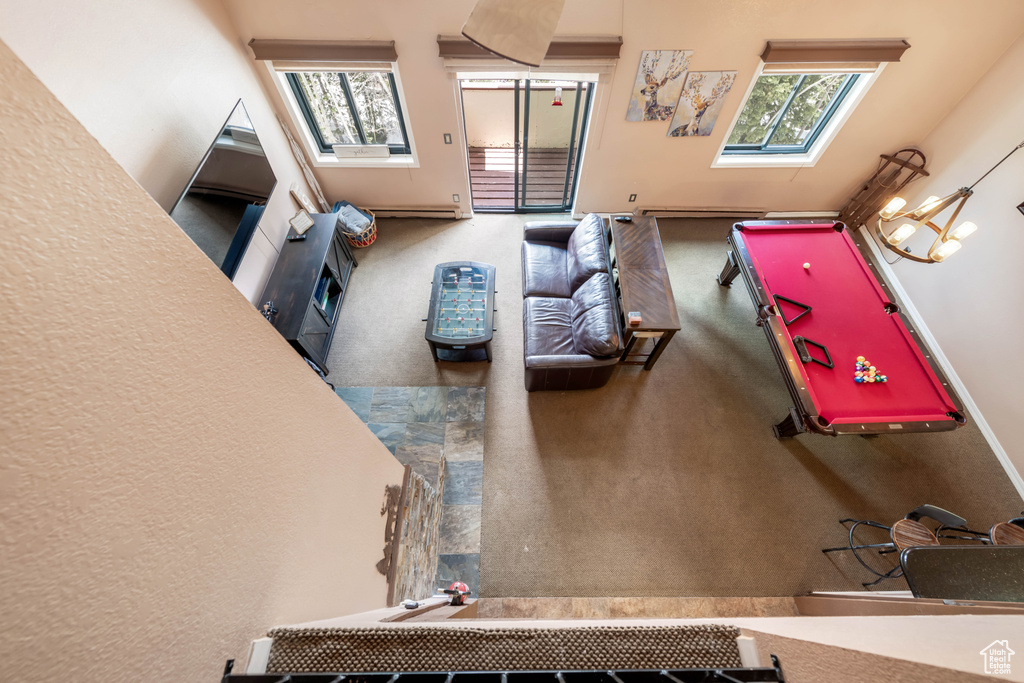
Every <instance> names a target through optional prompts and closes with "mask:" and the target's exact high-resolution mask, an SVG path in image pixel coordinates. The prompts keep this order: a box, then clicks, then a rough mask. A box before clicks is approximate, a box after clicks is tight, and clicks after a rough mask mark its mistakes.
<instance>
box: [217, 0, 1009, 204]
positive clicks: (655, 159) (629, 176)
mask: <svg viewBox="0 0 1024 683" xmlns="http://www.w3.org/2000/svg"><path fill="white" fill-rule="evenodd" d="M225 3H226V5H227V6H228V9H229V11H230V13H231V16H232V17H233V19H234V20H235V23H236V25H237V27H238V31H239V33H240V36H241V39H242V40H243V41H248V40H249V39H250V38H252V37H258V38H307V39H322V40H338V39H346V38H347V39H379V40H394V41H395V44H396V48H397V51H398V65H399V71H400V74H401V77H402V83H403V84H404V89H405V97H406V103H407V105H408V111H409V118H410V124H411V126H412V129H413V132H414V134H415V139H416V143H417V146H418V151H419V155H420V168H418V169H411V170H407V169H402V170H391V169H360V170H344V169H318V174H319V177H320V178H321V180H322V184H323V186H324V189H325V190H326V191H327V192H328V194H329V195H330V196H331V197H333V198H341V197H345V198H348V199H350V200H351V201H354V202H356V203H359V204H362V205H364V206H370V207H374V206H396V205H400V206H439V205H445V204H450V197H451V195H452V193H460V194H461V196H462V198H463V209H468V198H469V192H468V189H467V188H468V178H467V174H466V171H465V162H464V160H463V158H462V156H463V151H462V149H461V148H460V146H459V145H457V144H455V145H445V144H444V142H443V139H442V135H443V134H444V133H453V134H455V135H456V136H457V139H458V138H461V132H462V122H461V121H460V120H459V118H458V114H457V109H456V99H455V98H456V94H455V92H456V91H455V89H454V88H453V87H452V84H451V81H450V80H449V78H448V76H447V74H446V73H445V71H444V69H443V65H442V61H441V59H440V58H439V57H438V56H437V43H436V39H437V34H439V33H441V34H458V33H459V30H460V28H461V27H462V24H463V23H464V22H465V20H466V17H467V16H469V12H470V10H471V9H472V8H473V6H474V5H475V0H446V1H445V2H443V3H437V2H435V3H409V2H401V1H399V0H381V1H380V2H375V3H370V4H368V3H366V2H362V1H360V0H307V1H306V2H303V3H301V4H297V3H281V2H278V1H277V0H225ZM951 17H955V19H951ZM1022 28H1024V3H1021V2H1019V0H989V1H987V2H985V3H984V11H978V12H970V11H967V12H965V11H964V7H963V3H962V2H960V1H959V0H906V1H904V2H896V3H894V2H891V0H863V1H862V2H857V3H837V2H819V1H817V0H748V1H746V2H729V3H711V2H703V3H701V2H665V1H664V0H628V1H624V0H567V2H566V3H565V10H564V12H563V13H562V19H561V21H560V22H559V25H558V31H557V32H558V34H559V35H567V36H568V35H577V36H585V35H609V34H610V35H621V36H622V38H623V45H622V52H621V59H620V60H619V65H618V67H617V68H616V70H615V73H614V74H612V75H611V78H610V81H609V84H608V85H601V86H599V87H598V89H597V91H596V93H595V95H596V99H597V101H596V105H597V107H596V111H595V113H594V118H593V125H592V126H591V132H592V137H591V141H590V144H589V145H588V147H587V149H586V152H585V156H584V164H583V168H582V176H581V178H580V191H579V203H578V208H579V209H580V210H582V211H613V210H614V211H619V210H623V209H627V208H632V207H631V206H630V205H628V204H627V198H628V195H629V193H631V192H636V193H638V194H639V197H638V200H639V201H638V204H639V205H642V206H679V207H706V206H726V207H763V208H767V209H772V210H809V209H837V208H839V207H840V206H841V205H842V204H843V203H844V201H845V200H846V198H847V197H848V196H849V195H851V194H852V193H853V192H854V191H855V190H856V188H857V185H858V183H860V182H861V181H862V180H863V179H864V178H865V177H866V176H867V175H868V174H869V173H870V172H871V171H872V170H873V169H874V167H875V165H876V163H877V161H878V155H879V154H881V153H886V152H892V151H895V150H897V149H900V148H901V147H903V146H906V145H908V144H913V143H917V142H920V141H921V139H922V138H924V136H926V135H927V134H928V132H929V131H930V130H931V129H932V128H933V127H934V126H935V125H936V124H937V123H938V122H939V121H940V120H941V119H942V117H943V116H944V115H945V113H946V112H947V111H949V109H950V108H951V107H952V106H953V105H954V104H955V103H956V102H957V101H958V100H959V99H960V97H962V96H963V94H964V93H965V92H967V90H968V89H969V88H970V87H971V86H972V85H973V84H974V82H975V81H976V80H977V79H978V78H979V77H980V76H981V75H982V74H983V73H984V72H985V71H986V70H987V69H988V68H989V67H990V66H991V65H992V64H993V63H994V62H995V61H996V59H997V58H998V57H999V55H1000V54H1001V53H1002V52H1003V51H1004V50H1006V48H1007V47H1008V46H1009V45H1010V43H1012V42H1013V40H1014V39H1015V38H1016V37H1017V36H1018V35H1019V34H1020V33H1021V30H1022ZM877 37H881V38H893V37H896V38H906V39H907V40H908V41H909V42H910V44H911V45H912V46H913V47H912V48H911V49H910V50H909V51H908V52H907V53H906V55H905V56H904V58H903V61H902V62H901V63H900V64H894V65H891V66H889V67H888V68H886V69H885V71H884V72H883V73H882V74H881V76H880V77H879V79H878V80H877V81H876V83H875V84H874V86H873V87H872V88H871V90H870V91H869V92H868V93H867V95H866V96H865V98H864V100H863V101H862V102H861V103H860V105H859V107H858V108H857V110H856V112H854V114H853V116H852V117H851V118H850V120H849V121H848V122H847V123H846V125H845V126H844V127H843V129H842V130H841V131H840V132H839V134H838V136H837V137H836V139H835V140H834V141H833V142H832V145H831V147H830V148H829V150H828V151H827V152H826V153H825V155H824V157H823V158H822V159H821V160H820V161H819V162H818V164H817V165H816V166H815V167H813V168H802V169H801V168H783V169H711V168H710V165H711V162H712V159H713V158H714V155H715V153H716V152H717V151H718V148H719V146H720V145H721V142H722V139H723V138H724V136H725V134H726V132H727V129H728V127H729V123H730V122H731V121H732V118H733V115H734V113H735V112H736V110H737V109H738V107H739V106H740V103H741V100H742V97H743V93H744V92H745V91H746V87H747V85H748V83H749V82H750V79H751V78H752V76H753V73H754V69H755V68H756V66H757V64H758V55H759V54H760V53H761V50H762V49H763V48H764V41H765V40H766V39H769V38H776V39H780V38H787V39H790V38H806V39H829V38H877ZM673 48H676V49H684V48H685V49H691V50H694V55H693V60H692V62H691V67H692V68H693V69H694V70H719V69H723V70H724V69H728V70H736V71H738V72H739V73H738V75H737V81H736V85H735V87H734V90H733V92H732V93H731V94H730V95H729V97H728V99H727V100H726V102H725V105H724V109H723V111H722V114H721V117H720V118H719V122H718V125H717V126H716V128H715V130H714V132H713V133H712V135H711V136H710V137H706V138H667V137H666V135H665V134H666V132H667V130H668V122H667V121H665V122H646V123H631V122H627V121H626V120H625V117H626V107H627V104H628V101H629V95H630V90H631V89H632V86H633V82H634V79H635V77H636V69H637V65H638V63H639V61H640V52H641V51H642V50H651V49H673ZM259 73H260V76H261V78H264V79H265V81H266V82H267V83H268V84H269V83H270V80H269V79H270V77H269V74H267V73H266V72H265V70H264V71H261V72H259ZM268 92H271V93H272V95H271V97H272V98H273V99H274V100H275V101H276V102H279V101H280V98H279V95H278V93H277V91H276V88H273V86H268ZM279 106H281V105H279ZM281 111H284V109H283V108H282V109H281Z"/></svg>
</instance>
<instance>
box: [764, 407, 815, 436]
mask: <svg viewBox="0 0 1024 683" xmlns="http://www.w3.org/2000/svg"><path fill="white" fill-rule="evenodd" d="M806 431H807V429H806V428H805V427H804V421H803V419H802V418H801V417H800V414H799V413H797V412H796V408H790V409H789V415H787V416H786V419H785V420H783V421H782V422H780V423H779V424H777V425H773V426H772V433H774V434H775V438H776V439H792V438H793V437H794V436H796V435H798V434H803V433H804V432H806Z"/></svg>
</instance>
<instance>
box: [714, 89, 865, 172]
mask: <svg viewBox="0 0 1024 683" xmlns="http://www.w3.org/2000/svg"><path fill="white" fill-rule="evenodd" d="M856 79H857V75H856V74H845V73H835V74H785V75H782V74H778V75H777V74H770V75H762V76H761V77H759V78H758V79H757V83H756V84H755V85H754V88H753V90H751V92H750V96H749V97H748V98H747V101H746V103H745V104H744V106H743V111H742V112H741V113H740V116H739V119H738V120H737V121H736V125H735V126H733V129H732V131H731V132H730V134H729V141H728V143H727V144H726V147H725V153H727V154H728V153H744V154H750V153H759V152H767V153H776V154H778V153H804V152H806V151H807V149H808V148H809V147H810V145H811V144H812V143H813V142H814V139H815V137H816V136H817V134H818V133H819V132H820V131H821V129H822V128H823V127H824V125H825V124H826V123H827V122H828V119H829V117H830V116H831V115H832V113H834V111H835V110H836V108H837V106H838V105H839V103H840V102H841V101H842V99H843V97H845V96H846V94H847V93H848V92H849V90H850V88H851V86H852V85H853V83H854V82H855V81H856Z"/></svg>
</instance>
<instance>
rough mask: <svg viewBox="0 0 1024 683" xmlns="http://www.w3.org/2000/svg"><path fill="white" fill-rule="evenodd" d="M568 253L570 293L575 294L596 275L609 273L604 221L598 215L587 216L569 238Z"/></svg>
mask: <svg viewBox="0 0 1024 683" xmlns="http://www.w3.org/2000/svg"><path fill="white" fill-rule="evenodd" d="M566 252H567V253H566V260H565V263H566V267H567V271H568V275H569V289H570V291H573V292H575V291H576V290H577V289H578V288H579V287H580V285H582V284H583V283H584V282H586V281H587V280H589V279H590V276H591V275H593V274H594V273H607V272H608V257H607V250H606V249H605V242H604V219H602V218H601V217H600V216H598V215H597V214H596V213H591V214H587V216H586V218H584V219H583V220H582V221H580V224H579V225H577V226H576V229H575V230H573V232H572V235H571V236H570V237H569V242H568V244H567V245H566Z"/></svg>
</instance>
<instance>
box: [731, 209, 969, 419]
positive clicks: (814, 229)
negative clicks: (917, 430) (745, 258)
mask: <svg viewBox="0 0 1024 683" xmlns="http://www.w3.org/2000/svg"><path fill="white" fill-rule="evenodd" d="M742 234H743V239H744V242H745V245H746V247H747V251H748V253H749V255H750V258H751V260H752V262H753V265H754V269H755V270H756V272H757V273H758V275H759V276H760V278H761V281H762V284H763V286H764V289H765V292H766V295H767V296H768V297H769V298H770V300H771V301H772V302H773V303H774V302H776V299H775V296H776V295H779V296H783V297H787V298H790V299H794V300H796V301H799V302H800V303H803V304H806V305H808V306H810V307H811V309H812V310H811V312H810V313H808V314H807V315H805V316H803V317H801V318H800V319H799V320H797V321H796V322H793V323H792V324H791V325H789V326H785V325H783V327H784V329H785V331H786V333H787V334H784V335H783V337H784V338H785V339H784V340H783V343H785V344H788V345H789V347H790V349H791V351H792V352H793V355H794V357H796V358H797V363H798V364H799V365H801V367H800V372H801V373H802V374H803V376H804V380H805V382H806V385H807V391H808V392H809V393H810V395H811V399H812V400H813V402H814V405H815V406H816V407H817V408H818V410H819V413H820V415H821V417H822V418H824V419H825V420H827V421H828V422H830V423H853V422H909V421H932V420H941V421H945V420H951V419H952V418H950V417H949V416H947V414H946V413H948V412H955V411H957V407H956V406H954V405H953V402H952V399H951V398H950V397H949V394H948V393H947V392H946V391H945V389H944V388H943V386H942V383H941V381H940V380H939V378H938V377H937V376H936V375H935V373H934V372H933V371H932V369H931V367H930V366H929V364H928V362H927V360H926V359H925V357H924V355H923V354H922V353H921V350H920V349H919V347H918V345H917V343H916V342H915V340H914V339H913V337H912V336H911V334H910V332H909V331H908V330H907V328H906V326H905V325H904V324H903V321H902V320H901V319H900V317H899V315H897V314H895V313H894V314H888V313H886V311H885V304H887V303H889V297H887V296H886V294H885V292H884V291H883V290H882V288H881V287H880V286H879V284H878V281H877V280H876V278H875V275H874V273H872V272H871V269H870V267H869V266H868V265H867V263H865V261H864V258H863V257H862V256H861V254H860V252H858V251H857V248H856V246H855V245H854V244H853V241H852V240H851V239H850V237H849V235H847V234H846V232H845V230H844V231H841V232H838V231H836V230H834V229H833V228H832V226H831V225H822V224H816V225H779V226H746V227H745V228H744V230H743V232H742ZM804 263H809V264H810V268H806V269H805V268H804V267H803V265H804ZM777 305H778V307H779V308H780V309H781V312H782V313H783V314H784V315H785V317H786V318H787V319H792V318H793V317H794V316H796V315H797V314H799V313H800V312H801V311H802V310H803V309H801V308H800V307H798V306H794V305H792V304H789V303H787V302H785V301H780V302H778V303H777ZM798 335H800V336H803V337H805V338H807V339H810V340H813V341H815V342H818V343H820V344H824V345H825V346H826V347H827V348H828V350H829V353H830V354H831V356H832V360H833V361H834V363H835V368H833V369H829V368H827V367H825V366H823V365H819V364H817V363H800V362H799V356H798V355H797V353H796V350H795V347H794V345H793V337H795V336H798ZM808 351H809V352H810V354H811V355H812V356H814V357H816V358H821V359H824V354H823V353H822V352H821V350H820V349H817V348H815V347H813V346H810V345H809V346H808ZM857 356H864V357H865V358H866V359H867V360H868V361H870V363H871V364H872V365H874V366H875V367H876V368H877V372H878V373H879V374H884V375H886V376H888V381H887V382H884V383H883V382H874V383H867V382H865V383H862V384H858V383H857V382H855V381H854V372H855V371H856V359H857Z"/></svg>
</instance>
